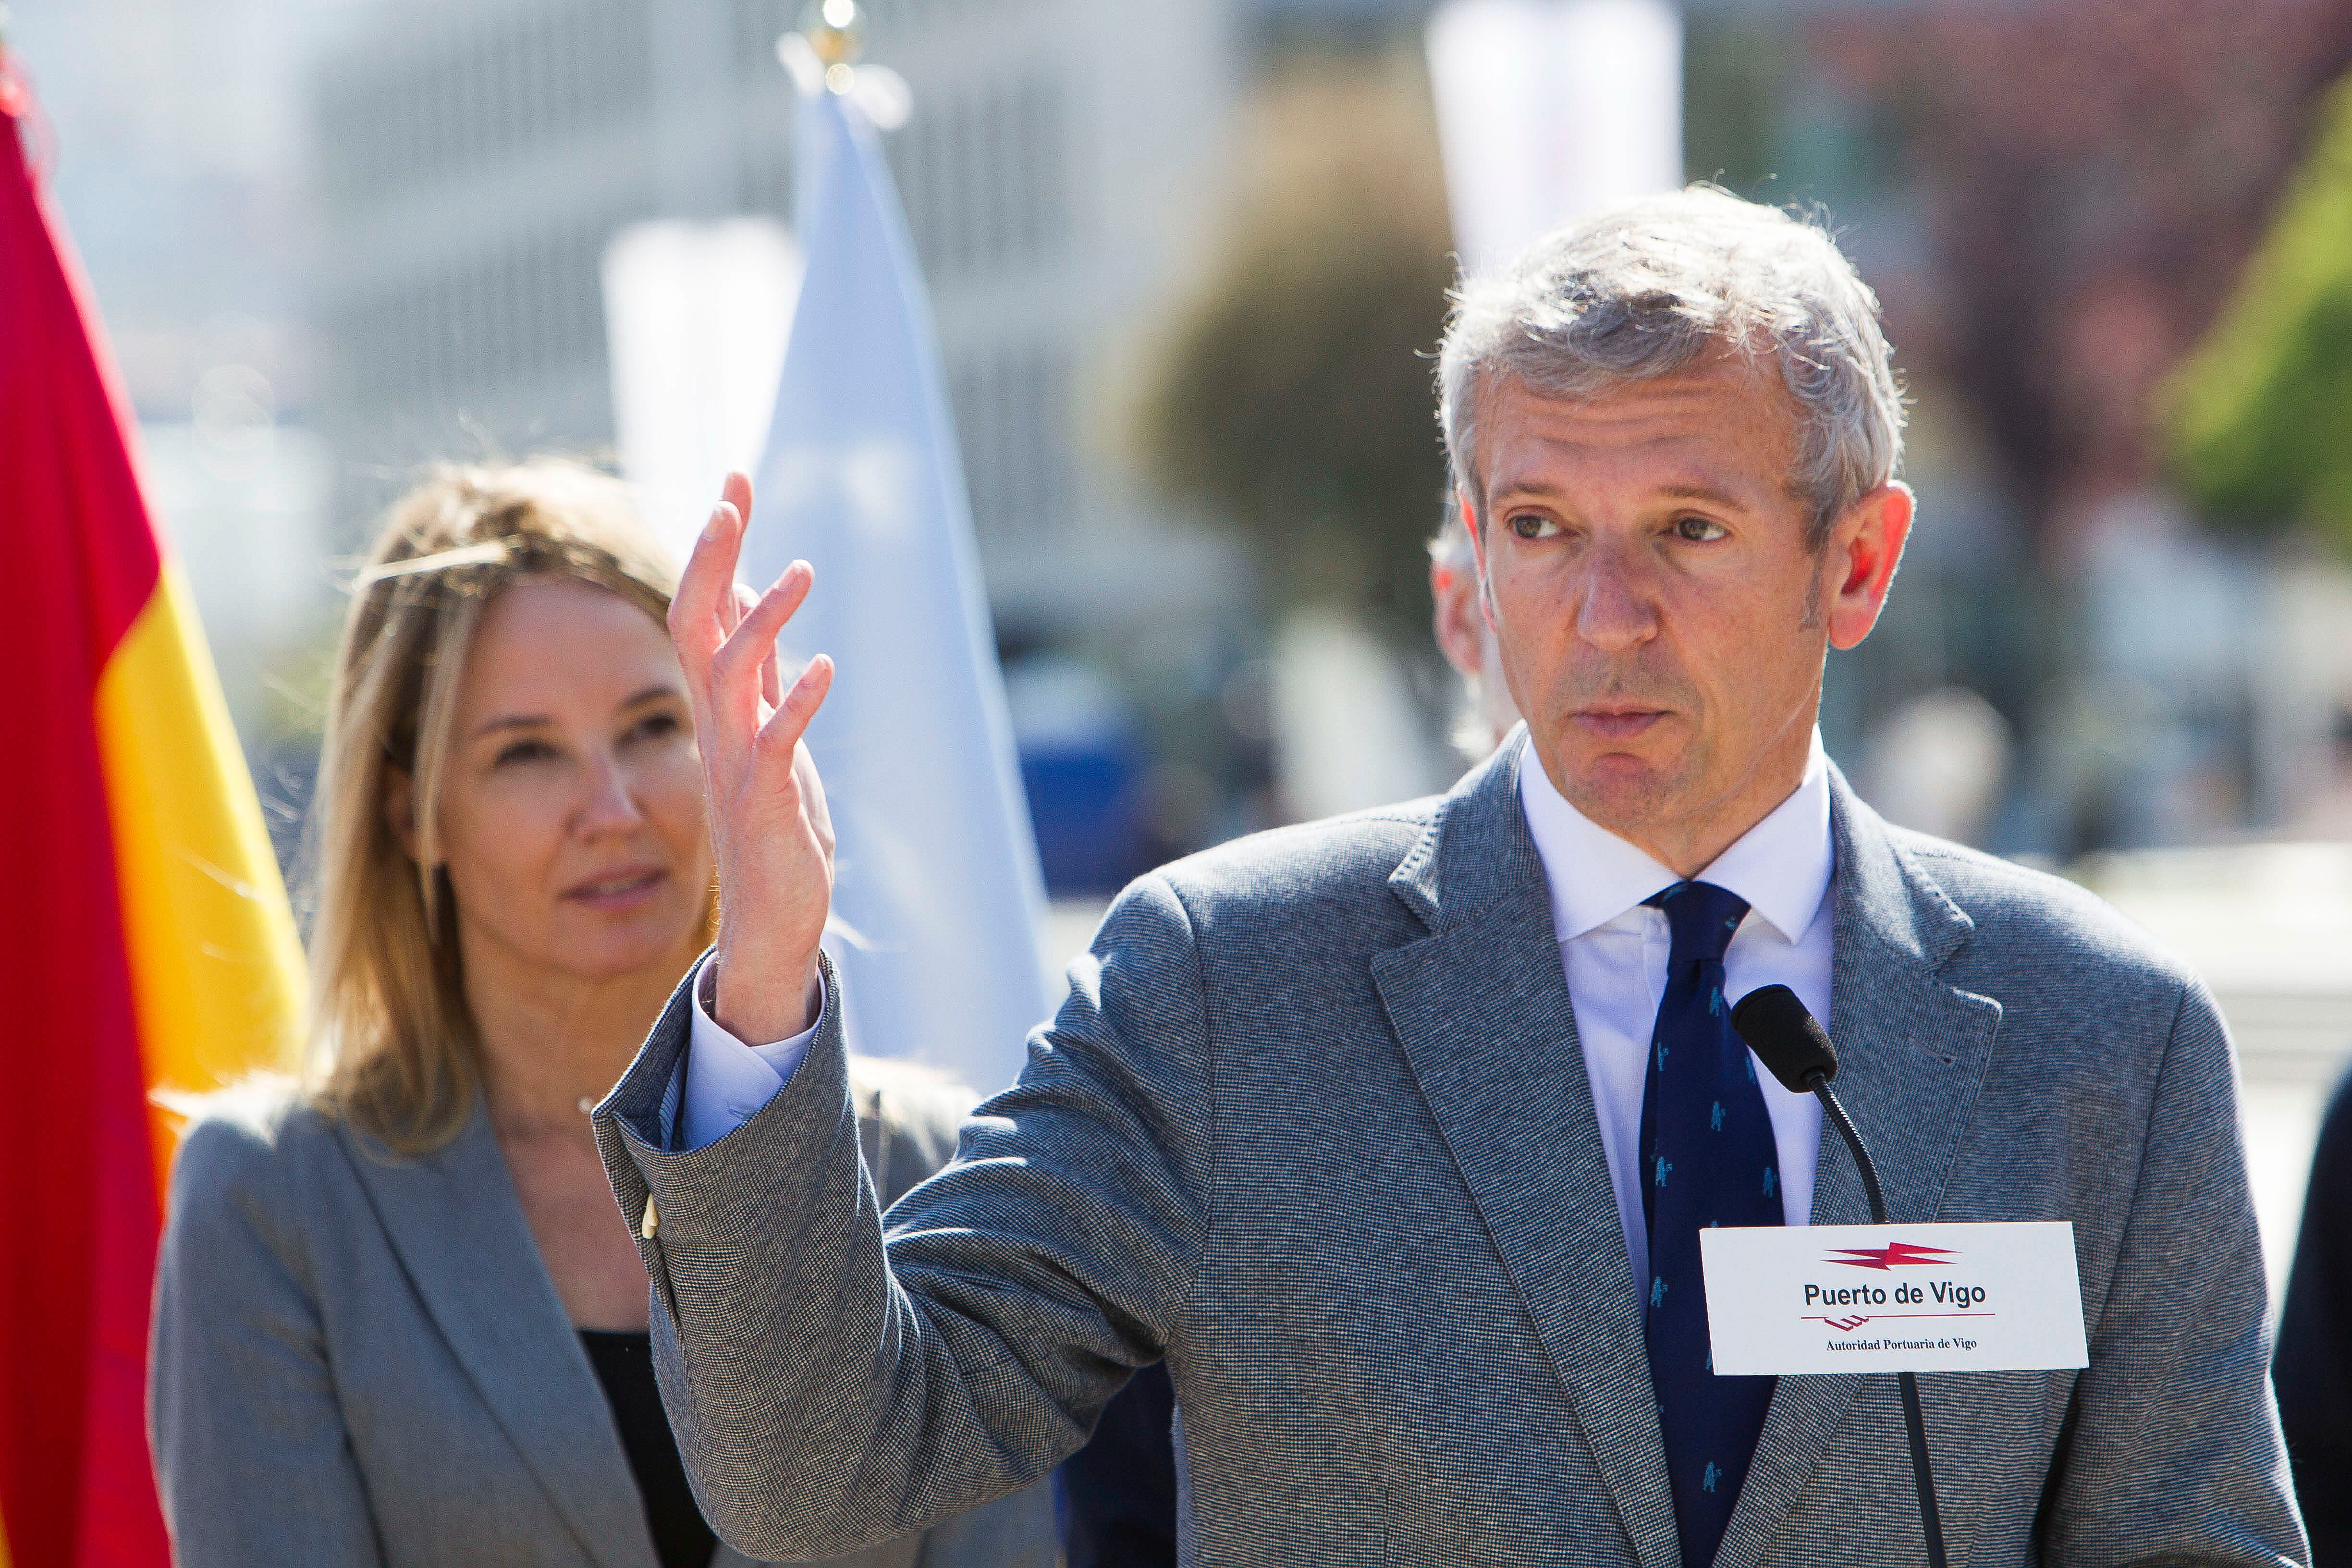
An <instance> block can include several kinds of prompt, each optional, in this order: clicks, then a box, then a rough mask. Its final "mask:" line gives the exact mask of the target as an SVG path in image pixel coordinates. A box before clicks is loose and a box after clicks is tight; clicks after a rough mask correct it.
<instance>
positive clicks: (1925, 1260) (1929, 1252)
mask: <svg viewBox="0 0 2352 1568" xmlns="http://www.w3.org/2000/svg"><path fill="white" fill-rule="evenodd" d="M1832 1251H1833V1252H1838V1253H1843V1255H1844V1256H1843V1257H1836V1258H1823V1259H1822V1262H1824V1263H1843V1264H1844V1265H1845V1266H1846V1267H1847V1268H1879V1269H1885V1268H1931V1267H1934V1266H1936V1265H1938V1264H1943V1263H1947V1262H1948V1261H1950V1259H1951V1258H1953V1257H1954V1256H1955V1255H1954V1253H1953V1252H1952V1249H1951V1248H1950V1247H1914V1246H1913V1245H1912V1244H1911V1243H1909V1242H1907V1241H1890V1242H1888V1243H1887V1244H1886V1245H1885V1247H1833V1248H1832Z"/></svg>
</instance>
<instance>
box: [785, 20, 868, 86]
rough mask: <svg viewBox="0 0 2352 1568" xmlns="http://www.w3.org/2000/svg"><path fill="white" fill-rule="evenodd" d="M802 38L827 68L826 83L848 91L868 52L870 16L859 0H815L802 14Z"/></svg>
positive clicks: (825, 70) (825, 69) (819, 61)
mask: <svg viewBox="0 0 2352 1568" xmlns="http://www.w3.org/2000/svg"><path fill="white" fill-rule="evenodd" d="M801 37H803V38H806V39H807V40H808V44H809V47H810V49H811V50H813V51H814V53H815V55H816V58H817V61H818V63H819V64H821V65H823V66H824V85H825V86H826V87H828V88H830V89H833V90H834V91H835V92H847V91H848V90H849V89H850V86H851V84H853V83H854V82H856V79H857V72H856V68H857V61H858V58H859V57H860V56H862V55H864V54H865V53H866V17H865V16H864V14H863V13H861V12H860V11H859V10H858V8H857V3H856V0H815V4H814V5H810V6H809V8H808V9H807V10H806V11H804V12H803V13H802V15H801Z"/></svg>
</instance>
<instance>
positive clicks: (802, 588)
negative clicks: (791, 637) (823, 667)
mask: <svg viewBox="0 0 2352 1568" xmlns="http://www.w3.org/2000/svg"><path fill="white" fill-rule="evenodd" d="M815 575H816V574H815V572H814V570H813V569H812V568H811V567H810V565H809V563H807V562H805V561H795V562H793V563H792V564H791V565H790V566H787V567H785V568H784V574H783V575H782V576H781V577H779V578H777V579H776V585H775V586H774V587H772V588H770V589H769V590H768V591H767V592H766V593H764V594H762V595H760V598H759V602H758V603H756V604H754V605H752V606H751V609H750V610H748V611H747V612H745V614H744V616H743V619H742V621H741V623H740V624H739V625H738V626H736V628H735V629H734V631H732V632H731V633H730V634H729V635H728V637H727V641H726V643H725V645H724V646H722V647H720V648H719V652H718V653H717V654H716V655H715V656H714V657H713V658H712V659H711V669H710V682H711V688H712V699H713V700H714V701H716V702H718V703H719V705H720V707H721V708H722V709H724V710H727V711H728V712H730V713H739V712H749V713H751V715H752V718H751V722H752V723H754V724H756V723H757V722H758V717H757V715H758V706H757V699H758V697H759V695H760V689H761V681H762V679H763V676H762V674H761V666H763V665H765V664H766V663H767V662H768V658H769V656H770V655H771V654H772V653H773V652H774V650H775V646H776V634H778V633H779V632H781V631H782V630H783V629H784V623H785V622H786V621H789V620H791V619H792V618H793V612H794V611H795V610H798V609H799V608H800V607H801V602H802V601H803V600H804V599H806V598H807V597H808V591H809V584H810V583H811V581H813V580H814V577H815Z"/></svg>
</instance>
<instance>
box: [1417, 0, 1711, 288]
mask: <svg viewBox="0 0 2352 1568" xmlns="http://www.w3.org/2000/svg"><path fill="white" fill-rule="evenodd" d="M1428 39H1429V77H1430V88H1431V91H1432V92H1433V95H1434V98H1435V100H1436V105H1437V131H1438V140H1439V142H1440V144H1441V150H1442V152H1443V153H1444V161H1445V187H1446V198H1447V204H1448V205H1449V206H1450V207H1451V208H1452V209H1453V214H1454V248H1455V249H1456V250H1457V251H1458V252H1459V253H1460V255H1461V258H1462V269H1463V271H1464V273H1465V275H1471V274H1476V273H1479V272H1484V271H1488V270H1491V269H1492V268H1496V267H1499V266H1502V265H1504V264H1506V263H1507V262H1508V261H1509V260H1510V259H1511V258H1513V257H1515V256H1517V254H1518V253H1519V252H1520V251H1521V250H1522V249H1524V248H1525V247H1527V246H1528V244H1529V243H1530V242H1532V241H1533V240H1535V239H1536V238H1537V237H1538V236H1541V235H1543V234H1545V233H1547V232H1549V230H1551V229H1553V228H1556V227H1558V226H1559V225H1561V224H1564V223H1567V222H1570V220H1572V219H1575V218H1578V217H1581V216H1584V215H1585V214H1587V213H1590V212H1594V211H1597V210H1598V209H1600V208H1601V207H1604V206H1608V205H1612V204H1614V203H1617V202H1622V201H1630V200H1632V199H1633V198H1634V197H1636V196H1643V195H1650V194H1651V193H1653V192H1655V191H1664V190H1672V189H1674V188H1675V187H1676V186H1678V185H1680V184H1682V183H1683V22H1682V13H1681V11H1680V10H1679V9H1678V8H1677V7H1676V6H1675V5H1674V4H1673V3H1672V0H1445V4H1444V5H1440V6H1438V8H1437V10H1436V12H1435V13H1434V14H1433V15H1432V16H1431V17H1430V19H1429V34H1428Z"/></svg>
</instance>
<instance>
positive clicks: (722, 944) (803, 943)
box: [669, 474, 833, 1045]
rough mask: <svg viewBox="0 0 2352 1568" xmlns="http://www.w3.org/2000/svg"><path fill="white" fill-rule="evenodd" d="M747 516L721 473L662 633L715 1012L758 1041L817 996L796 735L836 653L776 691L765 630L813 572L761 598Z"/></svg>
mask: <svg viewBox="0 0 2352 1568" xmlns="http://www.w3.org/2000/svg"><path fill="white" fill-rule="evenodd" d="M750 517H751V480H750V479H746V478H745V477H744V476H742V475H741V474H730V475H728V476H727V484H726V488H725V489H724V490H723V491H722V499H721V500H720V501H719V505H718V507H717V509H716V510H713V511H712V512H711V514H710V521H709V526H707V527H706V528H704V529H703V531H702V537H701V538H699V539H698V540H696V541H695V544H694V553H693V555H692V556H691V557H689V558H688V561H687V563H686V574H685V576H684V577H683V578H681V579H680V580H679V582H678V585H677V597H676V598H674V599H672V600H671V601H670V608H669V635H670V640H671V641H672V642H673V643H675V644H676V645H677V658H678V663H679V664H680V665H681V666H683V667H684V668H685V671H686V688H687V695H688V700H690V701H691V702H692V703H693V705H694V722H695V730H696V733H697V736H698V740H699V742H700V745H701V750H702V785H703V795H704V798H705V799H706V800H707V801H708V802H709V807H710V842H711V848H712V850H713V851H714V853H715V854H716V856H717V858H718V862H719V952H718V958H717V963H718V989H717V995H716V1001H715V1005H714V1006H713V1008H712V1016H714V1017H715V1018H716V1019H717V1021H718V1023H719V1026H720V1027H721V1028H723V1029H725V1030H727V1031H728V1032H729V1033H730V1034H732V1035H734V1036H735V1037H737V1038H738V1039H740V1040H744V1041H748V1042H749V1043H751V1044H752V1045H766V1044H769V1043H770V1042H772V1041H775V1040H781V1039H785V1038H788V1037H791V1036H793V1035H796V1034H798V1033H800V1032H801V1031H802V1030H803V1029H804V1028H806V1027H808V1026H809V1025H810V1024H811V1023H812V1022H814V1019H815V1017H816V1009H817V1006H818V1005H819V1003H820V1001H821V1000H822V993H821V990H820V988H819V986H818V983H817V963H816V949H817V941H818V939H819V938H820V937H822V936H823V935H824V921H825V915H826V913H827V911H828V910H830V909H831V907H832V903H833V821H832V818H831V817H830V816H828V815H827V814H826V811H825V805H824V784H823V783H822V782H821V781H820V780H819V779H818V778H817V774H816V764H815V763H814V762H812V761H811V760H810V759H809V753H808V747H807V746H805V745H803V743H802V736H803V733H805V731H807V729H808V725H809V721H810V720H811V719H813V718H814V717H815V716H816V710H817V707H818V705H819V704H821V703H822V702H824V694H825V692H826V690H827V689H830V688H831V687H832V685H833V660H832V659H830V658H826V657H825V656H824V655H823V654H819V655H817V656H816V657H815V658H813V659H811V660H810V661H809V663H808V668H805V669H803V670H802V671H801V673H800V678H799V679H796V680H794V681H793V685H792V689H791V690H789V691H786V690H785V689H783V679H782V668H781V666H780V665H779V663H778V659H777V653H776V637H777V635H778V634H779V633H781V632H782V630H783V628H784V623H785V622H787V621H789V620H791V619H792V617H793V612H794V611H796V610H798V609H799V608H800V606H801V601H802V600H803V599H805V598H807V597H808V591H809V584H810V583H811V582H812V581H813V580H814V576H815V574H814V571H812V569H811V568H810V566H809V563H807V562H805V561H795V562H793V563H792V564H791V565H790V566H788V567H786V568H785V569H784V574H783V575H782V576H781V577H779V578H777V579H776V581H775V584H774V585H773V586H772V587H771V588H770V589H769V590H768V591H767V592H766V593H764V594H761V595H756V596H755V595H752V593H751V590H750V589H748V588H742V587H739V586H738V585H737V584H736V582H735V563H736V558H737V557H738V556H739V555H740V553H741V552H742V549H743V530H744V525H745V523H746V521H747V520H749V519H750Z"/></svg>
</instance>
